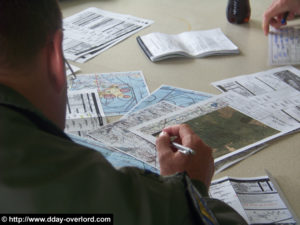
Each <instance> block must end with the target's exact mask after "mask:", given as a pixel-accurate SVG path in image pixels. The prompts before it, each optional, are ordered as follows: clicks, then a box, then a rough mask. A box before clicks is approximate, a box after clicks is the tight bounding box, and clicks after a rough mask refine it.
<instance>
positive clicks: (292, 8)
mask: <svg viewBox="0 0 300 225" xmlns="http://www.w3.org/2000/svg"><path fill="white" fill-rule="evenodd" d="M299 12H300V0H274V1H273V3H272V4H271V5H270V7H269V8H268V9H267V10H266V11H265V13H264V17H263V30H264V33H265V35H267V34H268V33H269V25H271V26H273V27H275V28H280V27H281V26H282V25H286V23H284V24H282V19H283V17H284V14H285V13H288V17H287V20H291V19H293V18H294V16H295V14H299Z"/></svg>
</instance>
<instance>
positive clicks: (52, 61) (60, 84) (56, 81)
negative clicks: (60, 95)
mask: <svg viewBox="0 0 300 225" xmlns="http://www.w3.org/2000/svg"><path fill="white" fill-rule="evenodd" d="M62 41H63V33H62V30H61V29H59V30H57V31H56V32H55V34H54V36H53V39H52V42H51V43H50V44H49V45H48V53H47V54H48V77H49V79H50V82H51V84H52V86H53V88H54V89H55V90H56V91H58V92H61V91H62V90H63V89H64V88H65V86H66V82H67V81H66V72H65V59H64V56H63V50H62Z"/></svg>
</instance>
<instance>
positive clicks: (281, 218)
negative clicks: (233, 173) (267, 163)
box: [209, 176, 296, 224]
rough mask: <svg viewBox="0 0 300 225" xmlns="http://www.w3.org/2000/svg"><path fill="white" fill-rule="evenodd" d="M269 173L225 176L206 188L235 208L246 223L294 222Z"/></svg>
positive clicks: (211, 193) (213, 195)
mask: <svg viewBox="0 0 300 225" xmlns="http://www.w3.org/2000/svg"><path fill="white" fill-rule="evenodd" d="M278 192H279V190H276V186H275V185H274V184H273V182H272V181H271V180H270V178H269V177H268V176H263V177H254V178H232V177H224V178H221V179H218V180H214V181H213V182H212V183H211V186H210V188H209V195H210V196H211V197H212V198H216V199H220V200H222V201H224V202H225V203H227V204H228V205H230V206H231V207H232V208H234V209H235V210H236V211H237V212H238V213H239V214H240V215H241V216H242V217H243V218H244V219H245V220H246V221H247V223H248V224H296V220H295V218H293V215H292V213H291V211H290V209H289V208H288V207H287V205H286V204H285V203H284V201H283V199H282V198H281V196H280V195H279V193H278Z"/></svg>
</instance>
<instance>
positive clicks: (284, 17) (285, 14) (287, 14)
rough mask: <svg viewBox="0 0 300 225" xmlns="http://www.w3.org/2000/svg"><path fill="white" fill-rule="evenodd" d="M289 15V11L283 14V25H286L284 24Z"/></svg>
mask: <svg viewBox="0 0 300 225" xmlns="http://www.w3.org/2000/svg"><path fill="white" fill-rule="evenodd" d="M288 16H289V12H285V13H284V14H283V18H282V20H281V24H282V25H284V24H285V23H286V19H287V17H288Z"/></svg>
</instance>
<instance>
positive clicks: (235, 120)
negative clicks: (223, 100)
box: [185, 106, 279, 158]
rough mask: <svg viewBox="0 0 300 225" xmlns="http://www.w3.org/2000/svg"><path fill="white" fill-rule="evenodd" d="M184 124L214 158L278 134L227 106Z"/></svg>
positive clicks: (276, 131)
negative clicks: (195, 134) (207, 146)
mask: <svg viewBox="0 0 300 225" xmlns="http://www.w3.org/2000/svg"><path fill="white" fill-rule="evenodd" d="M185 123H187V124H189V125H190V126H191V127H192V129H193V130H194V131H195V132H196V133H197V134H198V135H199V136H200V137H201V139H202V140H203V141H204V142H205V143H206V144H207V145H209V146H210V147H212V149H213V156H214V158H217V157H220V156H223V155H225V154H227V153H230V152H233V151H235V150H237V149H240V148H242V147H244V146H247V145H250V144H252V143H255V142H257V141H260V140H262V139H264V138H266V137H269V136H271V135H274V134H276V133H279V131H278V130H275V129H273V128H270V127H268V126H267V125H265V124H263V123H261V122H259V121H257V120H254V119H252V118H251V117H249V116H247V115H245V114H243V113H240V112H238V111H236V110H234V109H232V108H231V107H228V106H227V107H224V108H221V109H218V110H216V111H213V112H210V113H208V114H206V115H203V116H200V117H197V118H194V119H192V120H189V121H186V122H185Z"/></svg>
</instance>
